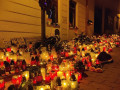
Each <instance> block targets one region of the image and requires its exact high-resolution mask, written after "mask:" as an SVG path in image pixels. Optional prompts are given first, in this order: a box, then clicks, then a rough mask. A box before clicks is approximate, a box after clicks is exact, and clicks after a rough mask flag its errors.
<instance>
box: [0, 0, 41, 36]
mask: <svg viewBox="0 0 120 90" xmlns="http://www.w3.org/2000/svg"><path fill="white" fill-rule="evenodd" d="M40 12H41V9H40V7H39V5H38V3H37V2H36V1H34V0H0V38H12V37H33V36H40V33H41V20H40V18H41V13H40Z"/></svg>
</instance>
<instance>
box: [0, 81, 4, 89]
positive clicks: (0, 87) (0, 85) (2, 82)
mask: <svg viewBox="0 0 120 90" xmlns="http://www.w3.org/2000/svg"><path fill="white" fill-rule="evenodd" d="M4 88H5V82H4V79H1V80H0V90H4Z"/></svg>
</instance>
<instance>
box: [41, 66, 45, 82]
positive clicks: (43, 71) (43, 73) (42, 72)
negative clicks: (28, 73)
mask: <svg viewBox="0 0 120 90" xmlns="http://www.w3.org/2000/svg"><path fill="white" fill-rule="evenodd" d="M45 73H46V70H45V68H41V74H42V76H43V80H45Z"/></svg>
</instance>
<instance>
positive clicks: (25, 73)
mask: <svg viewBox="0 0 120 90" xmlns="http://www.w3.org/2000/svg"><path fill="white" fill-rule="evenodd" d="M22 75H23V76H25V78H26V81H28V80H29V71H24V72H23V73H22Z"/></svg>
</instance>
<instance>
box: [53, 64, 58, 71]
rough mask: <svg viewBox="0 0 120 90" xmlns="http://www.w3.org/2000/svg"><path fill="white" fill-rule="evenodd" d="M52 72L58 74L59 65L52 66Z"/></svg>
mask: <svg viewBox="0 0 120 90" xmlns="http://www.w3.org/2000/svg"><path fill="white" fill-rule="evenodd" d="M52 71H55V72H58V71H59V66H58V65H56V64H55V65H53V66H52Z"/></svg>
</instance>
